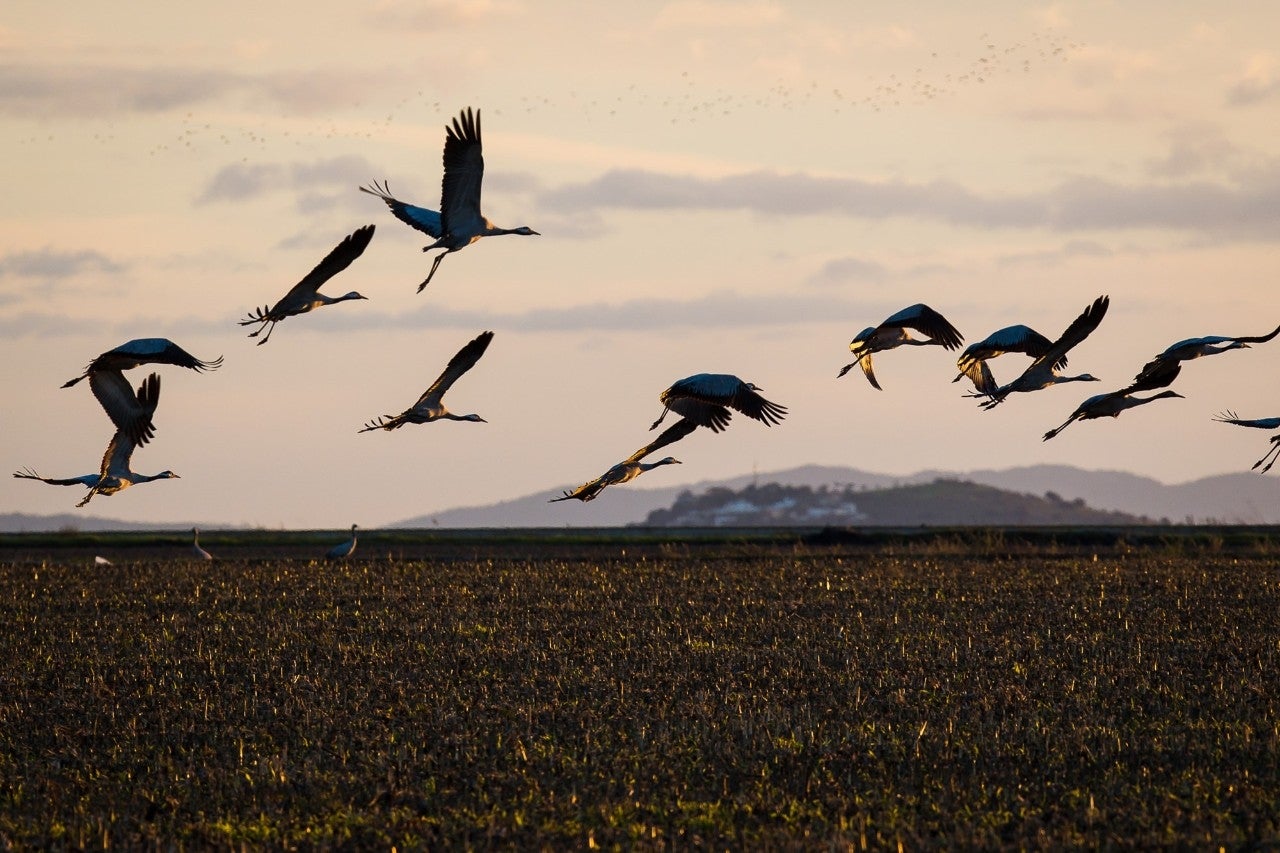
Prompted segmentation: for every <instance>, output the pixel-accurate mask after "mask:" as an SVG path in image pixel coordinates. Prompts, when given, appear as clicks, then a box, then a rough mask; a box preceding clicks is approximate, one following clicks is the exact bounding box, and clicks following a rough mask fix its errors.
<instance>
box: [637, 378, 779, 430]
mask: <svg viewBox="0 0 1280 853" xmlns="http://www.w3.org/2000/svg"><path fill="white" fill-rule="evenodd" d="M762 390H763V389H762V388H760V387H759V386H757V385H754V384H752V383H750V382H744V381H743V380H741V379H739V378H738V377H736V376H733V375H732V374H728V373H697V374H694V375H693V376H689V377H686V378H684V379H681V380H680V381H679V382H676V383H674V384H673V385H672V386H671V387H670V388H668V389H667V390H665V391H663V392H662V393H661V394H660V395H659V396H658V401H659V402H661V403H662V405H663V409H662V414H661V415H659V416H658V419H657V420H656V421H654V422H653V424H652V425H651V426H650V427H649V429H657V427H658V425H659V424H660V423H662V420H663V418H665V417H666V416H667V412H675V413H676V414H677V415H680V416H681V417H684V418H688V419H689V420H691V421H693V422H694V423H695V424H696V425H698V426H704V427H707V428H708V429H710V430H711V431H712V432H720V431H722V430H723V429H724V428H725V427H727V426H728V425H729V420H730V418H732V417H733V415H732V413H730V411H729V409H736V410H737V411H739V412H742V414H744V415H746V416H747V417H749V418H753V419H754V420H757V421H760V422H761V423H762V424H764V425H765V426H773V425H774V424H776V423H781V422H782V419H783V418H784V417H786V415H787V407H786V406H780V405H778V404H777V403H771V402H769V401H768V400H766V399H765V398H764V397H762V396H760V394H759V392H760V391H762Z"/></svg>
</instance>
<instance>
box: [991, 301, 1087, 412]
mask: <svg viewBox="0 0 1280 853" xmlns="http://www.w3.org/2000/svg"><path fill="white" fill-rule="evenodd" d="M1110 304H1111V300H1110V299H1109V298H1108V297H1106V296H1099V297H1098V298H1097V299H1095V300H1093V303H1092V304H1091V305H1089V307H1088V308H1086V309H1084V312H1083V313H1082V314H1081V315H1080V316H1079V317H1077V318H1076V319H1075V320H1073V321H1071V325H1069V326H1067V328H1066V330H1065V331H1064V332H1063V333H1062V335H1061V336H1060V337H1059V338H1058V339H1057V340H1056V341H1054V342H1053V346H1051V347H1050V348H1049V349H1048V350H1046V351H1045V352H1044V353H1043V354H1042V355H1041V356H1040V357H1039V358H1037V359H1036V360H1035V361H1033V362H1031V366H1030V367H1028V368H1027V369H1026V370H1024V371H1023V372H1022V375H1021V376H1019V377H1018V378H1017V379H1015V380H1013V381H1012V382H1010V383H1008V384H1007V385H1001V386H1000V387H999V388H997V389H996V390H995V391H993V392H991V393H990V394H977V395H975V396H979V397H983V396H985V397H986V398H987V400H986V401H985V402H983V403H982V404H981V405H982V408H984V409H991V408H994V407H995V406H998V405H999V404H1000V403H1002V402H1004V399H1005V398H1006V397H1008V396H1009V395H1010V394H1012V393H1014V392H1018V391H1039V390H1041V389H1043V388H1048V387H1050V386H1052V385H1060V384H1062V383H1063V382H1097V381H1098V378H1097V377H1096V376H1092V375H1090V374H1088V373H1081V374H1080V375H1078V376H1063V375H1062V374H1061V373H1059V372H1058V370H1057V367H1055V365H1058V364H1062V363H1065V356H1066V354H1067V352H1068V351H1070V350H1071V348H1072V347H1074V346H1076V345H1077V344H1079V343H1080V342H1081V341H1083V340H1084V339H1085V338H1087V337H1089V335H1090V334H1091V333H1092V332H1093V330H1094V329H1096V328H1098V324H1099V323H1101V322H1102V318H1103V317H1104V316H1106V313H1107V307H1108V306H1109V305H1110Z"/></svg>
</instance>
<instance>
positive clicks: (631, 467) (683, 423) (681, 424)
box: [548, 418, 698, 503]
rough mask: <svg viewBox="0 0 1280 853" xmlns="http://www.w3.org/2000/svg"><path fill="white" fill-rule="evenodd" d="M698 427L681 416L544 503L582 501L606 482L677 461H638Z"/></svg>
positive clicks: (627, 479) (628, 478)
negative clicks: (596, 473) (616, 460)
mask: <svg viewBox="0 0 1280 853" xmlns="http://www.w3.org/2000/svg"><path fill="white" fill-rule="evenodd" d="M697 428H698V424H697V423H696V422H694V421H693V420H692V419H690V418H681V419H680V420H678V421H676V422H675V423H674V424H672V425H671V426H669V427H667V428H666V429H664V430H663V431H662V432H661V433H659V434H658V437H657V438H655V439H654V440H653V441H651V442H649V443H648V444H646V445H645V446H644V447H642V448H640V449H639V450H637V451H636V452H635V453H633V454H631V455H630V456H628V457H627V458H626V459H624V460H622V461H621V462H619V463H618V464H617V465H614V466H613V467H612V468H610V469H609V470H608V471H605V472H604V473H603V474H601V475H600V476H599V477H596V478H595V479H594V480H589V481H588V482H586V483H583V484H582V485H581V486H578V488H576V489H574V490H573V491H571V492H565V493H564V494H563V495H561V496H560V497H558V498H552V499H551V500H549V501H548V503H555V502H556V501H567V500H571V499H572V500H579V501H582V502H584V503H585V502H587V501H592V500H595V499H596V496H597V495H599V494H600V493H601V492H603V491H604V490H605V488H606V487H608V486H616V485H618V484H619V483H629V482H631V481H632V480H634V479H635V478H636V477H639V476H640V475H641V474H643V473H644V472H645V471H652V470H653V469H654V468H657V467H659V466H662V465H679V464H681V462H680V460H679V459H676V458H675V457H674V456H667V457H665V458H663V459H659V460H658V461H657V462H642V461H640V460H642V459H644V458H645V457H646V456H648V455H649V454H650V453H653V452H654V451H655V450H657V449H659V448H661V447H666V446H667V445H668V444H673V443H675V442H677V441H679V440H680V439H682V438H684V437H685V436H687V435H688V434H689V433H691V432H693V431H694V430H696V429H697Z"/></svg>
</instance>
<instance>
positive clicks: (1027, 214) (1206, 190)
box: [538, 167, 1280, 236]
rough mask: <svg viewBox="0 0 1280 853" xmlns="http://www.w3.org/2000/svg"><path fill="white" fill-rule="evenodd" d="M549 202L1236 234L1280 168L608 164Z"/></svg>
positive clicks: (1266, 222)
mask: <svg viewBox="0 0 1280 853" xmlns="http://www.w3.org/2000/svg"><path fill="white" fill-rule="evenodd" d="M538 203H539V204H540V205H542V206H543V207H545V208H547V209H548V210H552V211H556V212H560V213H573V212H583V211H599V210H633V211H660V210H693V211H697V210H744V211H750V212H753V213H757V214H760V215H763V216H831V215H837V216H848V217H852V218H862V219H873V220H886V219H893V218H916V219H925V220H932V221H938V222H944V223H947V224H950V225H955V226H960V227H968V228H986V229H999V228H1018V229H1025V228H1042V229H1047V230H1051V231H1084V230H1093V229H1102V230H1114V229H1128V228H1164V229H1174V230H1188V231H1202V232H1208V233H1214V234H1224V233H1225V234H1238V235H1243V236H1258V235H1268V236H1269V235H1273V234H1274V233H1275V230H1276V226H1277V225H1280V169H1277V168H1274V167H1273V168H1271V169H1270V170H1269V171H1267V172H1265V173H1263V174H1255V175H1253V176H1251V178H1250V180H1249V181H1248V182H1244V181H1241V182H1239V183H1212V182H1208V181H1197V182H1183V183H1148V184H1119V183H1116V182H1114V181H1109V180H1104V179H1101V178H1092V177H1078V178H1073V179H1070V180H1067V181H1064V182H1062V183H1060V184H1058V185H1057V186H1054V187H1050V188H1048V189H1044V190H1039V191H1032V192H1025V193H1005V194H997V193H987V194H984V193H980V192H978V191H975V190H972V189H969V188H968V187H965V186H963V185H961V184H958V183H955V182H952V181H931V182H922V183H913V182H909V181H903V180H892V181H867V180H860V179H855V178H835V177H817V176H814V175H808V174H803V173H792V174H780V173H777V172H768V171H758V172H749V173H744V174H738V175H730V176H727V177H720V178H702V177H696V176H691V175H673V174H667V173H661V172H651V171H645V170H639V169H630V170H614V171H610V172H606V173H605V174H603V175H601V176H600V177H598V178H596V179H594V180H591V181H587V182H584V183H579V184H569V185H565V186H562V187H559V188H556V189H552V190H548V191H546V192H544V193H541V194H539V196H538Z"/></svg>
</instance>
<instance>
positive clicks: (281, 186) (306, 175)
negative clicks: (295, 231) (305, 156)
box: [196, 155, 375, 208]
mask: <svg viewBox="0 0 1280 853" xmlns="http://www.w3.org/2000/svg"><path fill="white" fill-rule="evenodd" d="M373 174H375V172H374V167H373V165H372V164H371V163H370V162H369V161H368V160H366V159H364V158H363V157H357V156H354V155H346V156H342V157H331V158H328V159H325V160H314V161H311V162H296V163H232V164H230V165H228V166H224V167H222V168H221V169H219V170H218V171H217V173H215V174H214V176H213V177H212V178H210V179H209V182H208V183H207V184H205V188H204V190H203V191H202V192H201V193H200V195H199V196H197V197H196V204H211V203H214V202H238V201H245V200H247V199H252V198H257V197H259V196H263V195H267V194H270V193H279V192H293V193H298V194H299V205H300V206H302V205H303V204H304V202H306V205H307V206H309V207H310V208H316V207H321V206H327V203H325V202H323V198H324V196H323V191H324V190H333V189H341V190H342V191H343V192H350V191H352V190H354V189H355V188H356V187H357V186H359V185H360V184H362V183H366V182H367V181H368V180H369V176H370V175H373Z"/></svg>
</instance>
